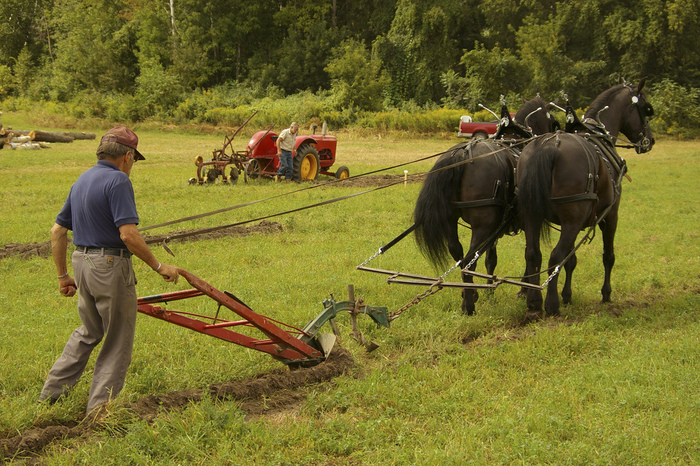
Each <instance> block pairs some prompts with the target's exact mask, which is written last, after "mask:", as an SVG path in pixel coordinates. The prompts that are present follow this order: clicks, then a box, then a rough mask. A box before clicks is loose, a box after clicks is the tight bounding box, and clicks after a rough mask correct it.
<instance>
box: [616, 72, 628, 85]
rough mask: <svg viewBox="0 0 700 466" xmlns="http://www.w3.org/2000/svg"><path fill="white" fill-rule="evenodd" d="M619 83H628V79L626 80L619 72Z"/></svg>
mask: <svg viewBox="0 0 700 466" xmlns="http://www.w3.org/2000/svg"><path fill="white" fill-rule="evenodd" d="M617 83H618V84H627V81H626V80H625V78H623V77H622V75H621V74H619V75H617Z"/></svg>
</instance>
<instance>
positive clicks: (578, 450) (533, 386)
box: [0, 114, 700, 465]
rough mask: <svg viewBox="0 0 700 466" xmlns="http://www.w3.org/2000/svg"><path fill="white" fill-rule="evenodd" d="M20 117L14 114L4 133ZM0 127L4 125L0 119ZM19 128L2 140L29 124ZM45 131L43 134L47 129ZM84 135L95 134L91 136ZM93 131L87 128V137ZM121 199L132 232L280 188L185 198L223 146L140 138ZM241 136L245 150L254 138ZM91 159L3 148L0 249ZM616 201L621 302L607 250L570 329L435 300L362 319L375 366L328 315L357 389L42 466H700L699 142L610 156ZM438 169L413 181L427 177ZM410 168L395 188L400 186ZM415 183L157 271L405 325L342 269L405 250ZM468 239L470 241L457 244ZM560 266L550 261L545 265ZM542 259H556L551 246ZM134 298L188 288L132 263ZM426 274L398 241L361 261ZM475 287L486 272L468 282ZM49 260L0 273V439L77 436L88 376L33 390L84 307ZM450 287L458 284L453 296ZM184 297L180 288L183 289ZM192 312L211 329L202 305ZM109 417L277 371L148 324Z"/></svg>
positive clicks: (128, 427) (370, 142)
mask: <svg viewBox="0 0 700 466" xmlns="http://www.w3.org/2000/svg"><path fill="white" fill-rule="evenodd" d="M14 116H15V115H10V117H14ZM3 118H4V120H5V121H4V123H5V125H6V126H9V121H8V115H7V114H6V115H5V116H4V117H3ZM29 124H31V121H30V120H27V121H20V122H19V123H14V122H12V126H14V127H16V128H20V125H22V126H24V125H29ZM42 129H52V128H42ZM85 130H86V131H90V129H89V128H88V129H85ZM93 131H95V132H97V133H98V134H99V131H101V130H100V129H99V128H97V129H95V130H93ZM138 134H139V137H140V140H141V144H140V146H139V149H140V150H141V152H143V153H144V154H145V155H146V157H147V160H146V161H143V162H139V163H138V164H137V165H136V166H135V168H134V170H133V172H132V180H133V183H134V189H135V192H136V198H137V203H138V207H139V213H140V216H141V225H142V226H147V225H154V224H157V223H160V222H164V221H167V220H172V219H175V218H180V217H184V216H188V215H194V214H198V213H202V212H208V211H212V210H216V209H220V208H223V207H228V206H231V205H235V204H239V203H242V202H246V201H250V200H255V199H263V198H268V197H271V196H274V195H276V194H279V193H283V192H288V191H293V190H294V189H296V188H298V186H297V185H275V184H273V183H269V182H266V181H261V182H259V183H254V184H248V185H245V184H243V183H242V182H241V183H240V184H238V185H236V186H218V185H216V186H188V185H187V179H188V178H189V177H191V176H194V172H195V166H194V164H193V160H194V157H195V156H196V155H200V154H201V155H203V156H208V154H210V153H211V151H212V150H213V149H216V148H218V147H220V145H221V143H222V139H223V138H222V136H220V135H217V134H201V133H199V134H198V133H192V132H187V133H179V132H176V131H174V132H161V131H156V130H154V129H151V128H144V129H143V130H142V131H139V132H138ZM338 136H339V146H338V162H337V163H338V164H341V165H347V166H348V167H349V168H350V171H351V174H352V175H354V174H358V173H365V172H368V171H371V170H375V169H378V168H381V167H386V166H390V165H395V164H399V163H403V162H407V161H411V160H415V159H418V158H421V157H424V156H427V155H430V154H433V153H437V152H440V151H442V150H445V149H447V148H448V147H449V146H451V145H452V144H454V143H455V142H456V140H454V139H446V138H434V139H429V138H428V139H407V138H406V136H405V135H395V136H393V137H392V136H389V137H383V138H381V139H380V138H375V137H368V136H366V135H365V136H362V135H358V134H353V133H347V134H343V133H341V134H339V135H338ZM245 140H246V139H245V138H242V139H241V141H242V142H243V141H245ZM95 147H96V141H76V142H74V143H71V144H65V145H58V144H56V145H54V147H53V148H51V149H50V150H42V151H33V152H19V151H17V152H15V151H5V150H3V151H0V175H2V179H3V183H2V186H0V196H1V206H2V209H1V210H0V225H2V227H0V228H1V230H0V232H1V233H0V243H2V244H6V243H12V242H14V243H26V242H43V241H47V240H48V231H49V228H50V227H51V225H52V223H53V220H54V218H55V215H56V213H57V212H58V210H59V209H60V207H61V205H62V203H63V201H64V199H65V196H66V194H67V192H68V189H69V187H70V185H71V183H72V182H73V181H74V180H75V178H76V177H77V176H78V175H79V174H80V173H81V172H82V171H84V170H85V169H87V168H89V167H90V166H92V165H93V164H94V150H95ZM622 155H623V156H624V157H626V158H627V160H628V165H629V167H630V170H629V171H630V176H631V177H632V179H633V182H632V183H629V182H627V181H625V182H624V188H623V202H622V206H621V214H620V215H621V220H620V225H619V229H618V235H617V238H616V253H617V262H616V264H615V268H614V270H613V279H612V286H613V303H611V304H608V305H601V304H600V303H599V301H600V291H599V290H600V287H601V284H602V279H603V274H602V272H603V270H602V264H601V253H602V243H601V238H600V235H597V236H596V238H595V240H594V241H593V243H592V244H590V245H585V246H583V247H582V249H580V250H579V252H578V258H579V261H578V267H577V269H576V272H575V275H574V297H573V299H574V302H573V304H572V305H571V306H567V307H563V308H562V314H563V316H562V318H561V319H548V320H545V321H542V322H538V323H535V324H532V325H529V326H527V327H519V326H518V324H517V323H518V322H519V320H520V319H521V318H522V316H523V315H524V313H525V309H524V306H525V304H524V302H523V301H522V300H519V299H517V298H516V297H515V293H516V291H517V290H516V289H515V288H511V287H507V286H506V285H503V286H501V287H499V288H498V289H496V290H495V291H494V292H493V293H482V294H481V297H480V299H479V301H478V302H477V315H475V316H473V317H465V316H462V315H461V314H460V313H459V295H458V292H457V291H454V290H443V291H441V292H439V293H437V294H435V295H433V296H431V297H429V298H427V299H426V300H424V301H422V302H421V303H420V304H419V305H417V306H414V307H412V308H410V309H409V310H407V311H405V312H404V313H403V314H402V315H401V317H400V318H399V319H398V320H396V321H395V322H393V323H392V327H391V329H389V330H387V329H377V328H375V326H374V325H372V324H371V323H370V322H369V321H368V320H366V319H361V322H360V324H361V327H362V328H361V329H362V331H363V332H364V333H365V335H366V336H367V337H368V338H370V339H372V340H374V341H376V342H377V343H379V344H380V345H381V346H380V348H379V349H378V350H376V351H375V352H373V353H366V352H365V351H364V350H363V348H361V347H360V346H359V345H358V344H356V343H355V342H354V341H353V340H352V339H351V338H350V337H349V336H348V333H349V331H350V324H349V320H348V319H346V318H342V317H341V318H340V319H339V320H340V322H339V324H340V326H341V331H342V333H343V338H342V345H343V347H345V348H347V349H349V350H350V351H351V352H352V353H353V355H354V357H355V360H356V366H355V368H354V369H353V371H352V373H350V374H348V375H345V376H341V377H338V378H336V379H334V380H333V382H332V383H326V384H321V385H318V386H314V387H311V388H310V392H309V393H310V394H309V396H308V399H307V400H306V402H304V403H303V405H302V406H301V407H300V408H295V409H292V410H290V411H288V412H285V413H280V414H278V415H275V416H274V417H262V418H260V419H255V420H245V419H244V416H245V413H244V412H243V411H242V410H241V406H240V404H239V403H238V402H213V401H204V402H201V403H196V404H191V405H189V406H187V407H186V408H185V409H182V410H178V411H174V412H169V413H163V414H161V415H159V416H158V417H157V418H156V419H155V420H154V421H153V422H150V423H149V422H145V421H141V420H138V419H135V418H134V417H133V415H131V414H129V413H128V412H123V413H121V412H119V411H118V410H117V411H116V412H115V414H114V417H113V419H112V420H111V421H110V422H111V423H112V424H110V425H111V428H109V429H107V430H105V431H101V432H99V433H98V434H95V437H93V438H91V439H90V440H88V441H86V440H85V439H72V440H64V441H59V442H56V443H54V444H53V445H52V446H51V447H49V449H48V450H47V451H46V452H45V456H44V458H43V459H44V460H45V461H46V462H47V463H48V464H76V463H87V464H97V463H105V464H114V463H120V464H124V463H131V464H174V463H179V464H301V463H310V464H467V463H473V464H484V465H486V464H514V463H520V464H687V463H691V464H692V463H697V462H700V438H699V436H698V432H699V431H700V423H699V422H698V420H697V413H698V409H699V408H700V406H699V405H698V400H699V399H700V397H699V396H698V395H699V392H698V376H697V374H698V370H699V369H700V345H699V343H700V310H699V309H700V298H699V297H698V295H699V293H698V292H699V291H700V276H699V275H698V271H699V270H700V246H699V242H698V233H697V227H698V225H700V212H699V210H698V207H697V199H698V196H699V195H700V188H698V183H697V179H698V177H699V176H700V144H697V143H690V142H682V143H681V142H672V141H660V142H658V143H657V145H656V146H655V147H654V149H653V150H652V152H651V153H649V154H644V155H636V154H634V153H632V152H631V151H623V153H622ZM431 165H432V162H430V161H429V162H423V163H421V164H418V165H417V166H413V165H411V166H409V167H406V168H407V169H408V170H409V172H410V173H417V172H420V171H425V170H427V169H429V168H430V166H431ZM402 172H403V168H401V169H396V170H395V171H394V173H402ZM419 189H420V186H419V185H418V184H409V185H408V186H407V187H404V186H403V185H399V186H395V187H392V188H388V189H385V190H381V191H378V192H376V193H373V194H370V195H365V196H359V197H356V198H352V199H349V200H347V201H343V202H339V203H335V204H331V205H328V206H323V207H320V208H316V209H313V210H309V211H303V212H299V213H295V214H292V215H289V216H283V217H278V218H275V219H273V220H275V221H279V222H280V223H281V224H282V225H283V227H284V231H283V232H282V233H278V234H272V235H250V236H246V237H235V238H222V239H219V240H209V241H197V242H187V243H176V244H171V245H170V247H171V249H172V250H173V251H174V252H175V254H176V257H175V258H171V257H169V256H167V255H166V253H165V252H164V250H163V249H161V248H158V247H156V246H154V247H153V249H154V251H155V253H156V255H157V256H158V258H159V259H160V260H166V261H169V262H171V263H173V264H175V265H177V266H179V267H182V268H184V269H187V270H189V271H191V272H193V273H195V274H196V275H198V276H199V277H201V278H203V279H204V280H206V281H207V282H209V283H211V284H212V285H214V286H215V287H217V288H219V289H225V290H229V291H231V292H233V293H235V294H236V295H238V296H239V297H241V298H242V299H243V300H244V301H245V302H246V303H247V304H248V305H250V307H251V308H253V309H254V310H256V311H258V312H260V313H262V314H265V315H269V316H271V317H274V318H275V319H279V320H281V321H284V322H288V323H290V324H294V325H304V324H305V323H306V322H307V321H308V320H310V319H311V318H313V317H314V316H316V315H317V314H318V313H319V312H320V311H321V310H322V305H321V301H322V300H323V299H324V298H326V297H328V296H329V295H330V294H331V293H333V294H334V296H335V297H336V299H340V300H342V299H346V298H347V285H348V284H354V285H355V290H356V295H357V296H362V297H364V298H365V301H366V302H367V304H370V305H378V306H387V307H388V308H389V309H390V311H391V310H396V309H398V308H399V307H401V306H402V305H404V304H405V303H407V302H409V301H410V300H411V299H412V298H413V297H414V296H415V295H416V294H418V293H420V292H422V291H424V290H423V288H421V287H409V286H400V285H388V284H386V282H385V278H386V277H384V276H379V275H374V274H368V273H364V272H359V271H357V270H355V266H356V265H358V264H360V263H361V262H362V261H364V260H365V259H366V258H368V257H369V256H371V255H372V254H373V253H374V252H375V251H377V249H378V248H379V247H380V246H382V245H384V244H386V243H387V242H388V241H389V240H391V239H393V238H394V237H395V236H396V235H397V234H399V233H400V232H402V231H403V230H404V229H405V228H406V227H407V226H408V225H409V222H410V217H411V212H412V209H413V205H414V202H415V198H416V196H417V194H418V191H419ZM360 190H362V189H360V188H341V187H324V188H319V189H313V190H310V191H305V192H303V193H298V194H293V195H290V196H288V197H281V198H276V199H275V200H273V201H270V202H266V203H261V204H256V205H255V206H251V207H247V208H242V209H237V210H233V211H229V212H227V213H224V214H219V215H216V216H211V217H206V218H203V219H200V220H197V221H193V222H187V223H182V224H179V225H174V226H170V227H164V228H160V229H157V230H153V231H151V232H149V233H153V234H161V233H165V232H167V231H171V230H175V229H179V228H182V229H184V228H199V227H204V226H216V225H222V224H228V223H234V222H238V221H244V220H248V219H251V218H256V217H259V216H263V215H270V214H273V213H276V212H280V211H284V210H289V209H293V208H296V207H300V206H304V205H307V204H309V203H313V202H318V201H320V200H327V199H332V198H335V197H338V196H342V195H347V194H351V193H354V192H358V191H360ZM461 234H462V235H463V236H464V239H465V242H466V240H467V239H468V236H469V233H468V231H467V230H463V231H462V233H461ZM523 246H524V238H523V237H522V236H518V237H514V238H511V237H506V238H503V239H502V240H501V241H500V242H499V261H500V262H499V265H498V269H497V273H498V274H500V275H510V276H517V275H518V274H520V273H521V272H522V268H523V265H522V264H523ZM550 247H551V246H550ZM546 250H548V249H546ZM134 264H135V269H136V273H137V277H138V280H139V284H138V293H139V295H141V296H143V295H148V294H154V293H159V292H163V291H171V290H174V289H185V288H187V285H186V283H182V282H181V283H180V284H178V285H176V286H173V285H170V284H166V283H164V282H163V281H162V279H160V277H159V276H157V275H156V274H154V273H152V272H151V271H150V270H149V269H148V267H146V266H145V264H143V263H141V262H140V261H138V260H136V261H135V262H134ZM370 265H371V266H375V267H378V268H385V269H392V270H402V271H410V272H415V273H422V274H435V273H439V272H436V271H434V270H433V269H432V268H431V267H430V266H429V265H428V264H427V263H426V261H425V259H423V258H422V257H421V256H420V254H419V253H418V251H417V248H416V246H415V244H414V243H413V241H412V240H411V239H410V238H409V239H407V240H404V241H403V242H401V243H399V244H398V245H396V246H395V247H394V248H392V249H391V250H390V251H388V252H387V253H386V254H385V255H383V256H380V257H378V258H377V259H375V260H374V261H373V262H372V263H371V264H370ZM479 270H480V271H483V264H482V263H480V264H479ZM54 276H55V270H54V266H53V263H52V261H51V259H49V258H32V259H29V260H23V259H18V258H7V259H4V260H2V261H0V302H2V306H1V310H0V328H2V330H1V334H0V336H1V338H0V358H2V360H3V364H1V365H0V413H1V414H0V432H3V436H4V437H8V436H12V435H15V434H16V433H18V432H22V431H24V430H25V429H27V428H29V427H30V426H32V425H33V424H36V423H38V424H42V423H43V424H46V423H57V422H63V421H70V420H74V419H77V418H79V417H80V415H81V414H82V412H83V410H84V406H85V402H86V399H87V391H88V386H89V380H90V376H91V374H92V371H91V370H92V364H90V365H89V366H88V370H87V371H86V374H85V375H84V377H83V379H82V380H81V381H80V383H79V384H78V386H77V387H76V389H75V390H73V391H72V392H71V393H70V395H69V396H68V398H67V400H66V401H65V402H63V403H59V404H57V405H54V406H51V407H45V406H39V405H37V404H36V402H35V400H36V398H37V396H38V394H39V391H40V389H41V386H42V384H43V380H44V377H45V376H46V373H47V371H48V369H49V368H50V366H51V364H52V363H53V362H54V360H55V358H56V357H57V356H58V355H59V354H60V351H61V349H62V347H63V345H64V343H65V341H66V339H67V338H68V335H69V334H70V332H71V331H72V330H73V328H75V327H76V326H78V325H79V319H78V317H77V313H76V312H75V305H76V303H75V300H73V299H65V298H62V297H60V296H59V295H58V293H57V290H56V281H55V278H54ZM449 278H450V279H451V280H457V279H458V274H457V273H454V274H453V275H451V276H450V277H449ZM183 282H184V280H183ZM195 305H196V306H200V307H201V308H202V309H204V310H211V305H209V304H208V303H207V302H206V300H204V301H202V302H201V303H200V302H198V301H197V303H195ZM137 325H138V328H137V335H136V343H135V347H134V356H133V362H132V365H131V367H130V369H129V374H128V377H127V381H126V386H125V388H124V390H123V391H122V393H121V394H120V396H119V400H121V401H135V400H136V399H138V398H141V397H144V396H147V395H150V394H162V393H167V392H170V391H174V390H181V389H201V388H204V387H206V386H207V385H209V384H212V383H217V382H222V381H230V380H242V379H245V378H248V377H252V376H255V375H256V374H260V373H264V372H266V371H270V370H273V369H279V368H280V366H281V364H280V363H279V362H276V361H275V360H273V359H272V358H270V357H268V356H267V355H264V354H263V353H257V352H254V351H252V350H248V349H245V348H242V347H238V346H235V345H232V344H229V343H225V342H221V341H219V340H216V339H213V338H209V337H206V336H203V335H200V334H197V333H195V332H192V331H189V330H186V329H182V328H180V327H177V326H174V325H170V324H167V323H165V322H162V321H159V320H156V319H150V318H148V317H146V316H142V315H140V316H139V318H138V324H137Z"/></svg>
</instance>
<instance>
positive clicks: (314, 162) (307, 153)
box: [293, 144, 321, 181]
mask: <svg viewBox="0 0 700 466" xmlns="http://www.w3.org/2000/svg"><path fill="white" fill-rule="evenodd" d="M320 168H321V160H320V159H319V157H318V151H317V150H316V148H315V147H314V146H312V145H311V144H302V145H301V146H299V149H297V154H296V156H294V161H293V169H294V179H295V180H297V181H303V180H315V179H316V178H317V177H318V172H319V170H320Z"/></svg>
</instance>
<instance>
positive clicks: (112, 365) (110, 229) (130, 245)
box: [39, 126, 178, 413]
mask: <svg viewBox="0 0 700 466" xmlns="http://www.w3.org/2000/svg"><path fill="white" fill-rule="evenodd" d="M137 146H138V137H137V136H136V134H134V132H133V131H131V130H130V129H128V128H126V127H124V126H118V127H116V128H113V129H111V130H110V131H109V132H107V134H105V135H104V136H103V137H102V140H101V141H100V146H99V147H98V148H97V159H98V160H97V164H96V165H95V166H94V167H92V168H91V169H89V170H87V171H86V172H84V173H83V174H82V175H80V177H79V178H78V180H77V181H76V182H75V184H74V185H73V186H72V187H71V190H70V194H69V195H68V199H66V202H65V204H64V206H63V208H62V209H61V211H60V212H59V214H58V216H57V217H56V223H55V224H54V226H53V227H52V228H51V251H52V254H53V260H54V263H55V264H56V272H57V274H58V288H59V291H60V293H61V294H62V295H63V296H65V297H70V296H74V295H75V294H76V289H77V294H78V314H79V315H80V320H81V321H82V324H83V325H82V326H81V327H79V328H77V329H75V330H74V331H73V334H72V335H71V336H70V338H69V340H68V342H67V343H66V346H65V348H64V349H63V353H62V354H61V356H60V357H59V358H58V360H57V361H56V362H55V363H54V365H53V367H52V368H51V370H50V371H49V374H48V376H47V378H46V382H45V384H44V388H43V389H42V391H41V395H40V396H39V401H46V402H49V403H52V402H55V401H56V400H57V399H58V398H59V397H60V396H61V395H63V394H64V393H65V392H66V390H67V389H69V388H70V387H72V386H73V385H75V384H76V383H77V382H78V379H79V378H80V376H81V375H82V373H83V371H84V370H85V366H86V365H87V363H88V359H89V358H90V353H92V350H93V349H94V348H95V346H97V344H98V343H100V341H102V348H101V349H100V352H99V354H98V356H97V359H96V361H95V369H94V373H93V376H92V384H91V386H90V395H89V398H88V403H87V413H90V412H91V411H92V410H93V409H95V408H96V407H98V406H100V405H102V404H104V403H106V402H107V401H109V400H110V399H112V398H114V397H116V396H117V394H118V393H119V392H120V391H121V389H122V387H123V386H124V379H125V378H126V372H127V369H128V367H129V364H130V362H131V351H132V347H133V342H134V330H135V328H136V313H137V302H136V288H135V285H136V277H135V276H134V269H133V266H132V264H131V256H132V254H134V255H136V257H138V258H139V259H141V260H142V261H144V262H145V263H146V264H148V266H149V267H151V268H152V269H153V270H154V271H155V272H157V273H159V274H160V275H161V276H162V277H163V278H164V279H165V281H166V282H175V283H177V278H178V272H177V269H176V268H175V267H174V266H172V265H167V264H162V263H160V262H159V261H158V259H156V257H155V256H154V255H153V253H152V252H151V250H150V249H149V248H148V245H146V242H145V241H144V239H143V237H142V236H141V234H140V233H139V231H138V229H137V227H136V225H137V224H138V223H139V218H138V214H137V213H136V203H135V200H134V190H133V188H132V186H131V180H130V179H129V175H130V174H131V168H132V167H133V165H134V163H136V161H137V160H145V159H144V157H143V155H141V153H140V152H139V151H138V150H137ZM68 230H72V231H73V244H75V251H74V252H73V255H72V265H73V272H74V274H75V279H73V278H72V277H71V276H70V275H69V273H68V267H67V265H66V252H67V248H68Z"/></svg>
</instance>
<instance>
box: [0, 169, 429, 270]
mask: <svg viewBox="0 0 700 466" xmlns="http://www.w3.org/2000/svg"><path fill="white" fill-rule="evenodd" d="M424 179H425V175H424V174H423V175H418V176H411V177H409V178H408V182H409V183H417V182H423V180H424ZM402 180H403V175H368V176H361V177H358V178H348V179H346V180H343V181H336V182H330V183H327V184H328V185H329V186H333V185H337V186H343V187H359V188H369V187H381V186H386V185H389V184H392V183H397V182H400V181H402ZM280 231H282V225H281V224H280V223H278V222H270V221H267V220H263V221H262V222H260V223H259V224H258V225H252V226H234V227H230V228H225V229H221V230H217V231H212V232H206V229H204V228H201V229H193V230H176V231H171V232H169V233H166V234H163V235H144V238H145V239H146V242H147V243H148V244H154V243H162V242H163V240H165V239H167V238H170V239H169V241H168V242H172V243H177V242H184V241H200V240H205V239H217V238H223V237H228V236H247V235H250V234H256V233H262V234H271V233H277V232H280ZM173 237H177V238H175V239H172V238H173ZM69 246H70V245H69ZM50 255H51V242H50V241H46V242H43V243H9V244H5V245H4V247H3V248H2V249H0V260H2V259H5V258H6V257H11V256H19V257H20V258H22V259H29V258H31V257H34V256H39V257H49V256H50Z"/></svg>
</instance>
